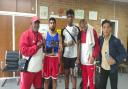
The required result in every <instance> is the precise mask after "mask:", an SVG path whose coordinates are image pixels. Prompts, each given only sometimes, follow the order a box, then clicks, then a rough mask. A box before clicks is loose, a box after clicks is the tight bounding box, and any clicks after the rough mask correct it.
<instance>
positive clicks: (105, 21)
mask: <svg viewBox="0 0 128 89" xmlns="http://www.w3.org/2000/svg"><path fill="white" fill-rule="evenodd" d="M106 23H108V24H109V25H110V27H112V22H111V21H110V20H107V19H105V20H104V21H103V22H102V27H103V25H104V24H106Z"/></svg>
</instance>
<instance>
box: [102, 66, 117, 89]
mask: <svg viewBox="0 0 128 89" xmlns="http://www.w3.org/2000/svg"><path fill="white" fill-rule="evenodd" d="M108 77H109V78H110V85H111V89H117V83H118V71H116V72H114V73H110V71H109V70H104V69H103V68H101V89H106V86H107V80H108Z"/></svg>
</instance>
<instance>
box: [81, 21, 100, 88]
mask: <svg viewBox="0 0 128 89" xmlns="http://www.w3.org/2000/svg"><path fill="white" fill-rule="evenodd" d="M80 30H81V38H80V40H81V42H80V43H81V64H82V67H81V68H82V81H83V84H82V85H83V86H82V87H83V88H82V89H87V86H88V80H89V86H90V89H95V85H94V71H95V69H94V68H95V66H94V61H95V59H96V57H97V56H98V53H99V42H98V37H97V33H96V31H95V30H94V28H93V27H92V26H90V25H89V24H87V21H86V20H85V19H83V20H81V21H80Z"/></svg>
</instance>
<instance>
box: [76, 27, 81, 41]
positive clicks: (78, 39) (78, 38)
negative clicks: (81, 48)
mask: <svg viewBox="0 0 128 89" xmlns="http://www.w3.org/2000/svg"><path fill="white" fill-rule="evenodd" d="M76 28H77V29H78V37H77V41H78V42H79V41H80V36H81V34H80V29H79V27H77V26H76Z"/></svg>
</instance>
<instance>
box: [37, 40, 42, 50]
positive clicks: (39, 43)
mask: <svg viewBox="0 0 128 89" xmlns="http://www.w3.org/2000/svg"><path fill="white" fill-rule="evenodd" d="M37 47H38V49H39V48H41V47H43V42H42V41H41V42H37Z"/></svg>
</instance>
